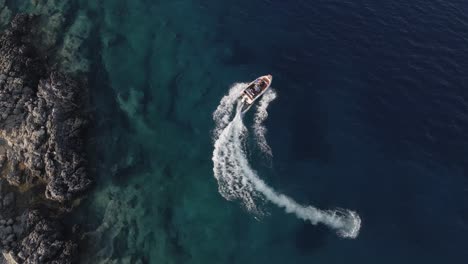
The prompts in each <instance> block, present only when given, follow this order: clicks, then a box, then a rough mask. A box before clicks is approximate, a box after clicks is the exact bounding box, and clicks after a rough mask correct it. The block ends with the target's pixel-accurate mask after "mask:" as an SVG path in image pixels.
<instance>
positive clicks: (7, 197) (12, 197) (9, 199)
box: [3, 193, 15, 225]
mask: <svg viewBox="0 0 468 264" xmlns="http://www.w3.org/2000/svg"><path fill="white" fill-rule="evenodd" d="M14 201H15V195H14V194H13V193H8V194H7V195H5V197H4V198H3V206H4V207H7V206H10V205H12V204H13V203H14ZM10 220H12V219H10ZM10 220H8V223H7V224H8V225H11V224H9V223H10ZM12 221H13V220H12Z"/></svg>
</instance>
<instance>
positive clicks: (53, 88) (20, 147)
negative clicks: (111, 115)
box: [0, 15, 91, 263]
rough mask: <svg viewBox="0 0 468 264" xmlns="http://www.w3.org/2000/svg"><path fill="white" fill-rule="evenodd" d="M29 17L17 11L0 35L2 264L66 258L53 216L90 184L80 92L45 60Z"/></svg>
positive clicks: (66, 246) (72, 247)
mask: <svg viewBox="0 0 468 264" xmlns="http://www.w3.org/2000/svg"><path fill="white" fill-rule="evenodd" d="M35 21H36V17H34V16H30V15H17V16H16V17H15V18H14V19H13V21H12V22H11V25H10V27H9V28H8V29H7V30H6V31H5V32H4V33H3V34H2V35H1V36H0V176H1V178H0V249H1V251H2V253H3V254H4V256H5V259H7V261H8V262H9V263H72V262H73V260H74V257H75V253H76V250H77V245H76V244H75V243H74V242H73V241H72V240H70V239H68V238H67V236H65V235H64V234H65V233H64V230H63V227H62V225H61V224H60V221H59V219H60V217H61V212H62V211H63V210H62V208H63V207H64V206H63V205H70V204H71V203H72V202H73V201H74V200H76V199H77V198H78V197H80V195H82V194H83V193H84V192H85V191H86V190H88V188H89V186H90V184H91V180H90V179H89V177H88V175H87V172H86V166H87V161H86V157H85V155H84V153H85V150H84V147H85V144H84V143H85V142H84V141H83V138H84V130H85V127H86V125H87V118H86V116H85V115H84V114H83V109H84V105H83V102H84V97H83V95H84V94H86V90H85V89H84V88H83V87H82V86H83V85H81V83H80V82H78V81H76V80H74V79H72V78H70V77H69V76H67V75H65V74H62V73H61V72H59V71H56V70H53V69H50V68H49V67H48V66H47V65H46V64H45V63H44V60H42V58H41V56H40V55H39V54H38V53H37V49H36V48H35V47H34V45H33V43H35V42H34V41H36V40H35V38H36V37H37V36H32V35H34V34H31V32H34V29H33V28H32V26H33V25H34V23H35ZM2 178H3V179H2ZM6 183H9V184H6ZM12 186H15V187H12ZM37 208H41V210H36V209H37Z"/></svg>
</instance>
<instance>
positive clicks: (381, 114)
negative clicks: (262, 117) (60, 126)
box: [7, 0, 468, 264]
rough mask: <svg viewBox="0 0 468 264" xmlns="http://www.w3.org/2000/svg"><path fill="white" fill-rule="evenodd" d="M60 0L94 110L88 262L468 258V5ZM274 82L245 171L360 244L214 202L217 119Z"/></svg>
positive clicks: (85, 214)
mask: <svg viewBox="0 0 468 264" xmlns="http://www.w3.org/2000/svg"><path fill="white" fill-rule="evenodd" d="M8 2H9V1H8V0H7V3H8ZM10 2H11V1H10ZM19 2H24V4H23V6H21V5H20V6H19V7H18V8H20V9H21V8H25V9H27V10H34V8H33V7H27V6H28V4H27V3H29V1H19ZM33 2H34V1H33ZM43 2H47V1H43ZM49 2H57V3H52V4H50V3H49V5H52V6H53V5H55V6H67V4H64V5H62V4H58V3H64V2H67V1H60V0H57V1H49ZM68 2H71V4H69V5H68V7H67V8H64V10H66V12H65V11H63V12H64V13H66V14H67V16H70V17H76V16H78V15H80V16H82V17H84V19H83V21H87V23H88V24H87V27H88V28H89V29H90V31H91V34H89V36H87V41H86V45H87V47H84V48H83V50H84V51H83V53H84V56H86V57H87V58H88V59H89V62H90V72H89V79H90V90H91V99H92V102H93V104H94V105H95V109H96V118H95V126H94V127H93V131H92V133H91V134H92V135H91V144H90V152H91V158H92V163H93V166H94V169H93V173H94V174H95V177H96V181H97V186H96V189H95V190H94V191H93V194H91V195H90V197H89V199H87V200H86V201H85V202H84V203H83V204H82V206H81V209H80V211H79V214H78V215H77V216H76V217H77V218H76V219H77V221H80V222H81V223H83V225H84V226H85V227H86V228H88V229H89V232H90V233H89V235H90V238H91V240H93V241H95V244H93V246H92V247H90V248H88V249H86V250H83V251H82V252H84V253H83V256H84V255H86V256H84V257H83V259H84V260H83V261H84V262H86V261H87V262H90V263H233V264H234V263H369V264H370V263H372V264H374V263H382V264H383V263H392V264H394V263H402V264H403V263H468V74H467V70H468V2H466V1H461V0H444V1H441V0H431V1H422V0H413V1H404V0H388V1H370V0H351V1H350V0H315V1H311V0H288V1H282V0H281V1H280V0H255V1H254V0H236V1H234V0H225V1H215V0H205V1H196V0H177V1H175V0H174V1H163V0H159V1H158V0H101V1H93V0H77V1H68ZM38 8H39V7H38ZM40 8H42V9H44V8H43V7H40ZM42 9H41V10H42ZM41 12H42V11H41ZM54 12H59V11H57V10H55V11H54ZM52 13H53V12H52ZM267 73H271V74H272V75H273V85H272V86H273V87H274V88H275V90H276V92H277V94H278V98H277V99H276V100H275V101H274V102H273V103H272V104H271V106H270V108H269V117H268V120H267V122H266V126H267V128H268V134H267V139H268V141H269V143H270V145H271V147H272V149H273V153H274V156H273V160H272V163H271V164H270V166H268V164H265V163H262V162H259V163H258V164H257V163H254V165H253V166H254V167H255V169H258V171H259V172H261V173H260V175H261V178H262V179H264V180H265V182H267V183H268V184H269V185H270V186H272V187H273V188H274V189H275V190H278V191H280V192H282V193H285V194H287V195H289V196H291V197H293V198H294V199H295V200H297V201H298V202H300V203H302V204H312V205H314V206H317V207H319V208H322V209H331V208H336V207H342V208H349V209H352V210H355V211H356V212H357V213H359V215H360V216H361V218H362V227H361V232H360V234H359V236H358V237H357V238H356V239H343V238H340V237H338V236H336V234H335V233H334V232H333V231H331V230H329V229H328V228H326V227H324V226H322V225H319V226H314V225H311V224H309V223H307V222H303V221H302V220H298V219H296V218H295V217H294V216H293V215H289V214H285V213H284V212H283V211H282V210H280V209H278V208H276V207H275V206H273V205H271V204H269V203H266V204H265V205H264V207H265V210H266V211H267V212H268V215H267V216H264V217H261V218H260V219H258V220H257V219H256V218H255V215H253V214H251V213H249V212H247V211H246V210H245V209H243V208H242V205H241V204H240V203H238V202H236V201H226V200H225V199H224V198H223V197H222V196H221V195H220V194H219V193H218V185H217V182H216V180H215V179H214V177H213V169H212V166H213V163H212V161H211V156H212V151H213V146H212V143H213V142H212V138H211V132H212V130H213V128H214V123H213V121H212V113H213V111H214V110H215V109H216V106H217V105H218V103H219V101H220V99H221V98H222V96H223V95H225V94H226V93H227V91H228V89H229V87H230V86H231V85H232V84H233V83H235V82H248V81H250V80H252V79H254V78H256V77H257V76H260V75H264V74H267ZM253 160H255V158H254V159H253ZM138 261H140V262H138Z"/></svg>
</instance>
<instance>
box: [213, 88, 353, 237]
mask: <svg viewBox="0 0 468 264" xmlns="http://www.w3.org/2000/svg"><path fill="white" fill-rule="evenodd" d="M245 87H246V84H242V83H240V84H235V85H234V86H233V87H232V88H231V89H230V91H229V93H228V95H226V96H224V97H223V99H222V100H221V103H220V105H219V106H218V108H217V109H216V111H215V112H214V114H213V119H214V121H215V123H216V127H215V130H214V151H213V158H212V159H213V164H214V167H213V172H214V176H215V178H216V179H217V181H218V186H219V192H220V194H221V195H222V196H223V197H224V198H226V199H227V200H240V201H241V202H242V203H243V205H244V206H245V207H246V208H247V209H248V210H250V211H254V212H258V211H261V208H259V207H258V205H257V201H259V200H264V199H265V200H267V201H270V202H272V203H273V204H275V205H277V206H279V207H281V208H283V209H284V210H285V211H286V212H287V213H293V214H295V215H296V216H297V217H298V218H300V219H302V220H305V221H309V222H310V223H312V224H314V225H315V224H318V223H322V224H325V225H326V226H328V227H330V228H332V229H334V230H335V231H336V232H337V233H338V234H339V235H340V236H342V237H347V238H355V237H356V236H357V235H358V233H359V229H360V225H361V219H360V217H359V216H358V215H357V214H356V213H355V212H353V211H349V210H344V209H338V210H320V209H317V208H315V207H313V206H304V205H301V204H299V203H297V202H296V201H294V200H293V199H292V198H290V197H288V196H286V195H284V194H280V193H277V192H276V191H275V190H273V189H272V188H271V187H269V186H268V185H267V184H266V183H265V182H264V181H263V180H262V179H260V178H259V176H258V175H257V173H256V172H255V171H254V169H252V168H251V166H250V164H249V161H248V159H247V155H246V144H245V139H246V137H247V134H248V133H247V132H248V131H247V128H246V127H245V125H244V124H243V121H242V118H243V115H242V113H241V111H240V109H241V108H242V105H241V102H240V101H239V100H238V97H239V94H240V92H241V91H242V90H243V89H244V88H245ZM271 95H273V94H270V96H271ZM271 98H273V97H271ZM273 99H274V98H273ZM273 99H271V100H268V99H265V100H263V103H264V105H262V106H261V107H262V109H264V110H265V111H266V109H267V107H268V104H269V103H270V102H271V101H272V100H273ZM235 106H237V107H235ZM234 109H235V112H234ZM262 122H263V121H261V122H260V123H262ZM263 135H264V134H263ZM264 142H265V144H266V140H265V141H264ZM267 146H268V145H267Z"/></svg>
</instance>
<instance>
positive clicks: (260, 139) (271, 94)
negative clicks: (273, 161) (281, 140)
mask: <svg viewBox="0 0 468 264" xmlns="http://www.w3.org/2000/svg"><path fill="white" fill-rule="evenodd" d="M275 99H276V92H275V91H274V90H273V89H271V88H270V89H269V90H267V91H266V92H265V94H263V96H262V98H261V99H260V101H259V102H258V104H257V112H255V116H254V124H253V126H252V128H253V131H254V135H255V139H256V140H257V145H258V147H259V148H260V150H261V151H262V152H263V153H264V154H265V155H267V157H269V158H271V157H272V156H273V152H272V151H271V147H270V146H269V145H268V142H267V140H266V137H265V135H266V132H267V129H266V127H265V126H264V124H263V122H265V120H266V119H267V117H268V112H267V108H268V105H269V104H270V103H271V102H272V101H273V100H275Z"/></svg>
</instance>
